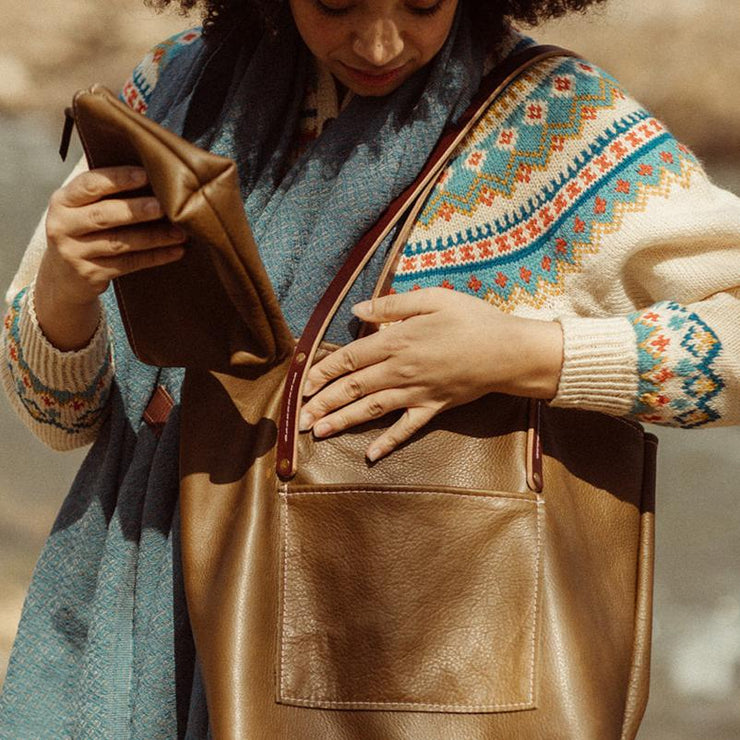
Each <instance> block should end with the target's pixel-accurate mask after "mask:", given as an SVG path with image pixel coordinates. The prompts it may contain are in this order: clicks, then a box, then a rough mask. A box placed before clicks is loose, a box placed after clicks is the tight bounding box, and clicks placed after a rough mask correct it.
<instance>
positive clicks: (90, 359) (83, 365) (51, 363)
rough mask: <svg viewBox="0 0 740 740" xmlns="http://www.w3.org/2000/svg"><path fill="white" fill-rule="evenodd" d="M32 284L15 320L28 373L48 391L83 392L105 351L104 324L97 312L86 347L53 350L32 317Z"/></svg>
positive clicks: (101, 364)
mask: <svg viewBox="0 0 740 740" xmlns="http://www.w3.org/2000/svg"><path fill="white" fill-rule="evenodd" d="M34 288H35V283H32V284H31V285H30V287H29V288H28V291H27V293H26V295H25V296H24V297H23V301H24V303H25V305H23V304H22V307H21V313H20V318H19V322H18V324H19V326H18V329H19V334H20V336H19V339H20V345H21V346H22V347H23V357H24V360H25V363H26V365H27V366H28V369H29V370H30V372H31V373H33V375H34V376H36V377H37V378H38V380H39V381H40V382H41V383H42V384H43V385H45V386H47V387H48V388H60V389H64V390H65V391H70V392H72V393H79V392H82V391H85V390H86V389H87V388H88V387H89V386H90V384H91V383H92V382H93V380H95V378H96V377H98V375H99V373H100V369H101V368H102V367H103V364H104V363H105V361H106V359H107V357H108V351H109V346H108V345H109V336H108V323H107V321H106V319H105V312H104V311H103V309H102V307H101V309H100V319H99V321H98V327H97V329H96V330H95V334H94V335H93V337H92V339H91V340H90V342H89V343H88V345H87V346H86V347H83V348H82V349H80V350H75V351H68V352H64V351H62V350H60V349H57V348H56V347H55V346H54V345H53V344H52V343H51V342H50V341H49V340H48V339H47V338H46V336H45V335H44V332H43V331H42V330H41V327H40V326H39V322H38V318H37V317H36V306H35V303H34Z"/></svg>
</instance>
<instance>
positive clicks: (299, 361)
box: [295, 352, 306, 365]
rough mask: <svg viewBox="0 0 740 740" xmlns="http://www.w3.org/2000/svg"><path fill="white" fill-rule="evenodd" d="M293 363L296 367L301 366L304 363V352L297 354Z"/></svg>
mask: <svg viewBox="0 0 740 740" xmlns="http://www.w3.org/2000/svg"><path fill="white" fill-rule="evenodd" d="M295 361H296V363H297V364H298V365H302V364H303V363H304V362H305V361H306V353H305V352H299V353H298V354H297V355H296V356H295Z"/></svg>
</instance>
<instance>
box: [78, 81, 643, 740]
mask: <svg viewBox="0 0 740 740" xmlns="http://www.w3.org/2000/svg"><path fill="white" fill-rule="evenodd" d="M101 101H102V102H101ZM76 109H77V114H76V115H77V122H78V127H79V129H80V133H81V135H82V137H83V140H84V141H85V148H86V151H87V153H88V157H89V158H90V159H91V163H93V164H100V165H102V164H112V163H114V162H117V163H121V162H120V161H118V160H117V157H118V156H124V154H125V157H127V158H128V159H127V160H126V161H128V162H129V163H132V161H140V162H143V163H144V164H145V166H146V167H147V169H148V170H149V171H150V178H151V181H152V187H153V189H154V192H155V193H156V194H157V196H158V197H159V198H160V199H162V200H163V201H164V202H165V204H166V207H167V213H168V216H169V217H170V218H171V219H172V220H176V221H177V222H178V223H181V224H183V227H184V228H185V229H186V230H187V231H188V233H189V234H190V235H191V243H192V244H193V245H194V246H195V248H194V249H193V252H194V253H195V254H196V256H195V257H193V258H192V260H191V261H183V265H182V266H181V269H179V268H178V269H176V268H173V269H171V270H165V269H162V270H161V271H160V272H159V273H156V274H155V271H151V273H150V274H149V275H148V276H147V277H142V278H141V280H138V279H137V280H132V281H130V282H129V281H126V282H123V281H121V282H119V301H121V304H122V309H123V308H124V307H125V316H126V321H127V328H128V330H129V332H130V334H129V336H130V339H131V342H132V345H133V346H134V348H135V350H136V351H137V353H138V354H139V356H140V357H141V358H142V359H144V360H146V361H150V362H157V363H159V364H162V365H169V364H175V365H176V364H181V365H186V366H187V368H188V369H187V372H186V376H185V382H184V386H183V391H182V425H181V429H182V438H181V498H180V506H181V521H182V553H183V567H184V574H185V584H186V591H187V599H188V609H189V614H190V619H191V623H192V627H193V634H194V637H195V642H196V648H197V653H198V657H199V662H200V667H201V670H202V675H203V677H204V682H205V687H206V694H207V701H208V709H209V717H210V722H211V726H212V727H211V729H212V733H213V736H214V738H217V740H244V738H248V739H249V740H285V739H287V738H290V739H292V738H296V739H301V740H302V739H303V738H311V739H313V738H321V739H322V740H633V739H634V737H635V735H636V733H637V728H638V726H639V722H640V719H641V716H642V713H643V711H644V708H645V702H646V700H647V689H648V680H649V648H650V620H651V594H652V558H653V510H654V462H655V454H654V452H655V439H654V438H653V437H652V436H651V435H646V434H645V433H644V431H643V430H642V428H641V427H640V426H639V425H637V424H633V423H631V422H628V421H625V420H622V419H618V418H613V417H607V416H603V415H600V414H596V413H593V412H586V411H577V410H565V409H554V408H550V407H548V406H546V405H543V404H538V405H537V412H538V413H537V414H533V413H532V405H531V404H530V402H529V401H528V400H527V399H522V398H515V397H509V396H500V395H490V396H486V397H485V398H483V399H480V400H479V401H477V402H475V403H473V404H468V405H467V406H463V407H459V408H457V409H452V410H450V411H447V412H445V413H443V414H440V415H439V416H438V417H437V418H436V419H435V420H434V421H433V423H432V424H430V425H429V426H428V427H426V428H424V429H423V430H422V431H421V432H420V433H419V434H417V435H416V436H415V438H413V439H412V440H411V441H410V442H409V443H407V444H406V445H404V446H403V447H402V448H401V449H399V450H397V451H396V452H394V453H393V454H392V455H390V456H388V457H387V458H385V459H383V460H380V461H379V462H378V463H375V464H369V463H368V462H367V461H366V460H365V458H364V455H363V454H362V450H364V449H365V447H366V444H367V441H368V440H369V439H370V436H371V435H375V434H377V431H378V429H380V428H383V427H385V426H388V425H389V424H390V423H392V421H393V420H392V419H383V420H379V421H377V422H373V423H371V424H367V425H364V426H362V427H359V428H357V429H354V430H352V431H351V432H348V433H345V434H343V435H340V436H338V437H335V438H330V439H325V440H320V441H317V440H314V439H313V438H312V437H311V435H310V434H301V435H299V436H298V438H297V443H296V465H295V474H294V475H292V476H291V477H289V478H288V479H286V480H280V479H279V478H278V476H277V474H276V469H277V465H278V455H277V443H278V436H279V429H280V426H281V419H282V418H283V412H284V404H283V398H284V393H285V381H286V377H288V374H289V368H290V366H291V363H292V362H293V361H294V360H295V358H294V357H293V358H291V352H292V351H293V349H294V346H295V343H294V341H293V338H292V337H290V336H289V335H288V333H287V329H286V327H285V322H284V320H283V319H282V315H281V314H280V311H279V307H278V306H277V303H276V301H275V298H274V295H273V293H272V290H271V288H270V286H269V283H267V281H266V279H265V276H264V270H263V268H262V266H261V263H260V262H259V257H258V255H257V252H256V247H255V245H254V242H253V241H252V239H251V237H250V235H249V231H248V226H247V225H246V222H244V221H243V210H242V209H241V207H239V208H236V207H235V206H234V201H233V198H234V193H238V189H237V188H236V187H235V184H234V183H235V181H234V179H233V177H232V175H231V174H229V175H228V176H225V175H224V173H228V172H229V166H228V164H224V161H222V160H219V161H217V162H215V163H211V162H210V160H209V158H210V156H211V155H207V154H205V153H202V152H201V153H194V152H193V151H192V149H193V148H192V147H191V146H190V145H188V144H187V143H186V142H184V141H181V140H179V139H178V138H177V137H173V136H172V135H171V134H167V132H162V131H160V130H159V129H158V128H157V127H156V126H155V124H152V123H151V122H149V121H146V119H143V118H141V117H133V116H134V115H135V114H131V113H130V112H129V111H125V112H124V111H121V110H120V108H119V107H118V105H116V104H115V103H114V102H111V100H110V99H109V98H108V97H107V96H106V95H104V94H101V93H100V91H94V92H92V93H88V94H84V95H80V96H78V98H77V102H76ZM196 151H197V150H196ZM101 153H102V154H105V156H102V154H101ZM122 153H123V154H122ZM204 162H205V164H204ZM194 172H197V173H199V174H198V175H197V177H196V176H195V175H194V174H193V173H194ZM211 175H213V176H212V177H211ZM209 178H210V179H209ZM173 183H177V186H175V184H173ZM185 183H189V184H188V186H187V187H185V185H184V184H185ZM214 183H215V184H214ZM232 190H233V191H234V192H232ZM237 197H238V196H237ZM222 199H223V200H222ZM178 219H179V220H178ZM140 275H141V276H144V275H145V273H140ZM201 280H205V281H207V284H208V285H209V286H212V287H213V290H208V291H204V290H203V288H202V283H200V282H199V281H201ZM196 284H198V287H197V289H196V287H195V286H196ZM194 297H195V298H197V300H195V299H194ZM191 299H193V300H194V302H193V303H190V301H191ZM203 309H206V310H205V311H204V312H203V313H201V311H203ZM213 315H221V316H223V319H224V320H223V323H221V322H219V324H218V325H216V326H207V325H205V324H204V323H203V316H213ZM247 319H249V321H248V322H247ZM204 344H205V345H207V346H205V347H204V346H203V345H204ZM323 351H331V347H323V348H322V349H320V350H319V352H323ZM533 418H537V419H538V422H537V425H538V427H539V429H538V431H539V442H540V443H541V448H540V446H539V444H537V443H536V441H535V442H534V443H533V436H532V419H533ZM533 450H534V451H535V453H536V454H534V457H535V458H536V461H537V465H536V466H531V465H528V460H530V459H531V458H532V456H533ZM540 452H541V455H540ZM535 473H537V474H539V484H538V485H536V486H532V484H531V480H530V479H531V478H532V477H533V475H534V474H535ZM528 481H529V485H528ZM533 488H534V490H533Z"/></svg>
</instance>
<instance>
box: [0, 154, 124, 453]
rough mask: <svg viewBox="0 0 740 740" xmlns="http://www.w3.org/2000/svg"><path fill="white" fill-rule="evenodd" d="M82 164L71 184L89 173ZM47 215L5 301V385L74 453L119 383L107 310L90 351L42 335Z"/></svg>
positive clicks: (16, 405)
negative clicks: (38, 284) (65, 348)
mask: <svg viewBox="0 0 740 740" xmlns="http://www.w3.org/2000/svg"><path fill="white" fill-rule="evenodd" d="M84 169H85V163H84V161H80V162H79V163H78V164H77V166H76V167H75V168H74V170H73V171H72V173H71V174H70V175H69V177H68V178H67V180H66V181H65V182H68V181H69V180H70V179H72V178H73V177H75V176H76V175H77V174H79V173H80V172H82V171H84ZM44 222H45V214H44V217H42V219H41V221H40V222H39V224H38V226H37V228H36V230H35V232H34V234H33V236H32V238H31V241H30V243H29V245H28V247H27V248H26V251H25V253H24V255H23V259H22V260H21V264H20V267H19V268H18V272H17V273H16V275H15V277H14V279H13V281H12V283H11V284H10V288H9V289H8V291H7V293H6V296H5V300H6V303H7V304H8V308H7V312H6V314H5V320H4V321H3V328H2V341H1V342H0V381H1V382H2V386H3V389H4V390H5V393H6V395H7V397H8V400H9V401H10V405H11V407H12V408H13V409H14V410H15V411H16V413H17V414H18V416H19V417H20V418H21V420H22V421H23V423H24V424H25V425H26V426H27V427H28V428H29V429H30V430H31V431H32V432H33V433H34V434H35V435H36V436H37V437H38V438H39V439H40V440H41V441H42V442H44V443H45V444H46V445H48V446H49V447H51V448H52V449H55V450H71V449H74V448H76V447H82V446H84V445H86V444H89V443H90V442H92V441H93V440H94V439H95V437H96V436H97V433H98V430H99V428H100V425H101V424H102V422H103V419H104V417H105V410H106V400H107V398H108V394H109V391H110V387H111V382H112V378H113V362H112V353H111V344H110V341H109V337H108V327H107V323H106V320H105V314H104V313H103V312H102V311H101V316H100V321H99V322H98V328H97V330H96V332H95V335H94V336H93V338H92V339H91V341H90V343H89V344H88V346H87V347H85V348H83V349H82V350H80V351H77V352H62V351H60V350H58V349H57V348H56V347H54V346H53V345H52V344H51V343H50V342H49V341H48V340H47V339H46V337H45V336H44V333H43V332H42V331H41V328H40V326H39V323H38V320H37V318H36V311H35V308H34V280H35V277H36V273H37V271H38V267H39V264H40V262H41V258H42V256H43V253H44V250H45V249H46V238H45V234H44Z"/></svg>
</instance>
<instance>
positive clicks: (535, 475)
mask: <svg viewBox="0 0 740 740" xmlns="http://www.w3.org/2000/svg"><path fill="white" fill-rule="evenodd" d="M532 481H533V482H534V484H535V486H537V490H538V491H541V490H542V476H541V475H540V474H539V473H532Z"/></svg>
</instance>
